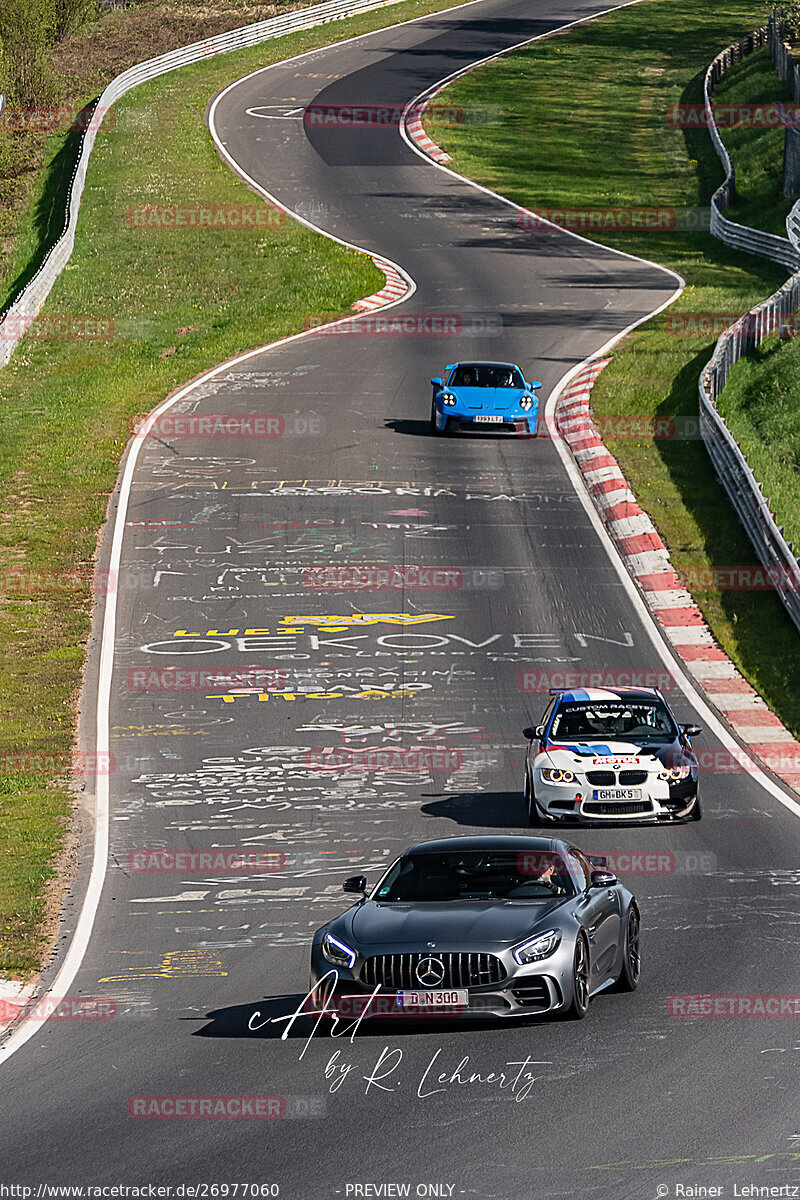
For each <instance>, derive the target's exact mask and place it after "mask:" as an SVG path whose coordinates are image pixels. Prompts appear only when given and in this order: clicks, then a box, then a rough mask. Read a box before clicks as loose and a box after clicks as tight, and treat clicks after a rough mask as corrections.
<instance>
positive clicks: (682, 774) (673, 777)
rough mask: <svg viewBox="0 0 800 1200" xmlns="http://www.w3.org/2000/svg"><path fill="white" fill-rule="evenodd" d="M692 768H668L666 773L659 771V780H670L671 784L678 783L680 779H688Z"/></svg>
mask: <svg viewBox="0 0 800 1200" xmlns="http://www.w3.org/2000/svg"><path fill="white" fill-rule="evenodd" d="M691 770H692V768H691V767H690V766H682V767H668V768H667V770H666V771H659V773H658V778H659V779H668V780H669V781H670V783H677V782H678V780H679V779H688V778H689V775H690V773H691Z"/></svg>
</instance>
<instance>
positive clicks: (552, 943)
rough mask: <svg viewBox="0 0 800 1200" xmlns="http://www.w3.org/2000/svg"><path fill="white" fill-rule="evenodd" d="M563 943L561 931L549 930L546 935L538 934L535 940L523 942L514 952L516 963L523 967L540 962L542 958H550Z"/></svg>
mask: <svg viewBox="0 0 800 1200" xmlns="http://www.w3.org/2000/svg"><path fill="white" fill-rule="evenodd" d="M560 941H561V930H560V929H548V930H547V931H546V932H545V933H537V935H536V937H535V938H531V939H530V940H529V941H527V942H523V943H522V945H521V946H517V948H516V950H514V951H513V956H514V961H515V962H518V963H519V965H520V966H521V967H524V966H525V965H526V964H527V963H532V962H538V961H539V960H540V959H542V958H549V957H550V955H551V954H552V953H553V951H554V950H557V949H558V945H559V942H560Z"/></svg>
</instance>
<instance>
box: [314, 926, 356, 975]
mask: <svg viewBox="0 0 800 1200" xmlns="http://www.w3.org/2000/svg"><path fill="white" fill-rule="evenodd" d="M322 957H323V958H324V959H325V961H326V962H329V963H333V965H334V967H352V965H353V963H354V962H355V961H356V958H357V955H356V952H355V950H351V949H350V947H349V946H348V945H346V944H345V943H344V942H340V941H339V939H338V938H335V937H334V936H333V934H332V933H326V934H325V936H324V937H323V939H322Z"/></svg>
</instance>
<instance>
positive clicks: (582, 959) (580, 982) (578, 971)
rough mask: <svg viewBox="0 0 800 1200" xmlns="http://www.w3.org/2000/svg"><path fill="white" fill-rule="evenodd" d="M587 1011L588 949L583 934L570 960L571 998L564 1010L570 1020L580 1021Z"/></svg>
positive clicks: (580, 935) (576, 943) (579, 936)
mask: <svg viewBox="0 0 800 1200" xmlns="http://www.w3.org/2000/svg"><path fill="white" fill-rule="evenodd" d="M588 1011H589V949H588V947H587V945H586V938H585V937H584V936H583V934H582V933H581V934H579V935H578V939H577V941H576V942H575V956H574V958H573V960H572V999H571V1001H570V1003H569V1006H568V1007H567V1008H566V1009H565V1010H564V1016H565V1017H567V1019H568V1020H570V1021H582V1020H583V1018H584V1017H585V1016H586V1014H587V1012H588Z"/></svg>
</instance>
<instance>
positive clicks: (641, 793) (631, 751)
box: [532, 746, 697, 824]
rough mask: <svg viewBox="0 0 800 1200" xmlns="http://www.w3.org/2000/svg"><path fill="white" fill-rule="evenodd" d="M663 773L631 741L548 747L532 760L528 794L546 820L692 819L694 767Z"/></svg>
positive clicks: (655, 760)
mask: <svg viewBox="0 0 800 1200" xmlns="http://www.w3.org/2000/svg"><path fill="white" fill-rule="evenodd" d="M637 751H638V752H637ZM665 773H666V772H665V767H664V764H663V763H662V762H661V761H660V760H659V759H658V758H657V757H656V756H655V755H652V754H648V753H647V752H643V751H641V750H639V748H638V747H635V746H631V747H626V748H624V749H623V748H621V747H620V748H617V747H615V748H614V753H612V754H591V755H577V754H575V753H574V752H573V751H572V750H570V749H561V748H555V747H550V748H548V750H546V751H544V752H543V753H541V754H538V755H537V756H536V758H535V760H534V762H533V779H532V785H533V797H534V801H535V805H536V808H537V810H538V812H539V814H540V815H541V817H543V818H544V819H545V820H547V819H549V820H554V821H574V822H576V823H580V824H596V823H611V822H615V821H618V822H619V821H622V822H625V823H630V822H634V823H642V824H660V823H663V822H668V821H685V820H689V819H691V816H692V813H693V810H694V809H695V807H696V804H697V773H696V771H695V770H689V771H688V773H687V774H686V775H685V776H684V777H683V778H679V779H672V780H671V779H668V778H665V777H664V776H665ZM559 776H560V778H559Z"/></svg>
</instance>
